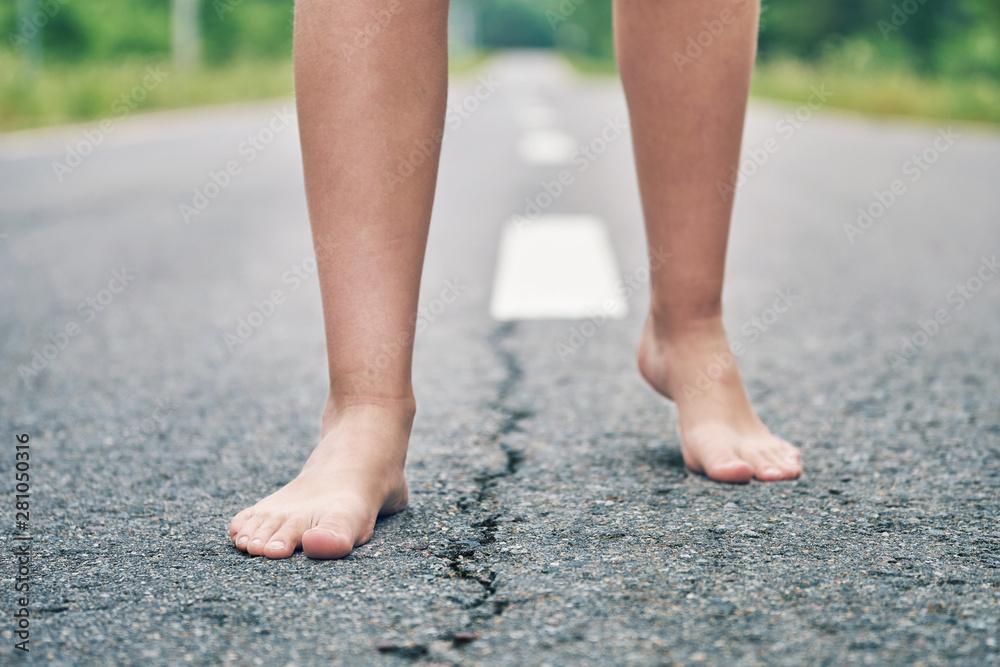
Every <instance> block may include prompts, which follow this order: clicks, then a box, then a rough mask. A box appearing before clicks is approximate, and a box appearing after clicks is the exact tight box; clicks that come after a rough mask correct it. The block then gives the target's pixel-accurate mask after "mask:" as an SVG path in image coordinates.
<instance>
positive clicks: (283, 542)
mask: <svg viewBox="0 0 1000 667" xmlns="http://www.w3.org/2000/svg"><path fill="white" fill-rule="evenodd" d="M304 528H305V525H304V522H303V521H297V520H288V521H286V522H285V523H284V524H282V526H281V527H280V528H279V529H278V530H277V532H275V533H274V535H272V536H271V538H270V539H269V540H268V541H267V542H265V543H264V555H265V556H266V557H267V558H288V557H289V556H291V555H292V554H293V553H295V547H297V546H298V545H299V542H300V541H301V540H302V533H303V530H304Z"/></svg>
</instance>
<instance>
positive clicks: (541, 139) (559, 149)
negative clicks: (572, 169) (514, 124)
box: [517, 130, 578, 165]
mask: <svg viewBox="0 0 1000 667" xmlns="http://www.w3.org/2000/svg"><path fill="white" fill-rule="evenodd" d="M577 148H578V146H577V143H576V140H575V139H574V138H573V137H571V136H570V135H568V134H566V133H565V132H557V131H556V130H529V131H528V132H525V133H524V134H523V135H521V139H520V140H519V141H518V142H517V154H518V156H519V157H520V158H521V159H522V160H524V161H525V162H527V163H528V164H538V165H559V164H568V163H569V158H570V156H572V155H573V152H574V151H576V150H577Z"/></svg>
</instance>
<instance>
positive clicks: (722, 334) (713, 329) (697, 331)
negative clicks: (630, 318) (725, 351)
mask: <svg viewBox="0 0 1000 667" xmlns="http://www.w3.org/2000/svg"><path fill="white" fill-rule="evenodd" d="M646 335H647V336H649V337H651V338H652V339H653V340H654V341H655V342H656V343H657V344H660V345H669V346H673V345H683V344H686V343H691V342H701V343H705V342H710V341H717V340H719V339H723V340H724V339H725V338H726V329H725V327H724V326H723V325H722V314H721V313H717V314H713V315H698V316H692V315H686V316H678V315H676V314H672V315H670V316H667V315H664V314H663V313H659V312H657V311H656V310H655V309H652V310H650V313H649V319H648V320H647V322H646Z"/></svg>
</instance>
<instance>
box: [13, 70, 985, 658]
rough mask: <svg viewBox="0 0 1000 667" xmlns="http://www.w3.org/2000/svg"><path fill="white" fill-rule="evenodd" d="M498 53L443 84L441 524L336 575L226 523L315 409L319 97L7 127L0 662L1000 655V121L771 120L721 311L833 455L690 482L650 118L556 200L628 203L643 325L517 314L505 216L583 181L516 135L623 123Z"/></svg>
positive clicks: (431, 405)
mask: <svg viewBox="0 0 1000 667" xmlns="http://www.w3.org/2000/svg"><path fill="white" fill-rule="evenodd" d="M489 67H490V69H489V70H488V71H484V72H483V74H484V76H486V75H487V74H488V73H492V75H493V77H494V79H493V81H494V83H493V84H492V86H491V87H494V88H495V90H492V91H488V89H487V88H479V93H480V95H479V97H480V98H482V99H479V98H476V96H475V93H476V90H477V88H478V87H479V86H480V85H481V84H480V83H479V82H478V81H477V80H476V78H475V76H477V75H473V76H472V77H470V78H466V79H462V80H459V81H456V82H455V83H454V86H453V90H452V95H451V103H452V105H460V106H461V105H464V106H462V108H463V111H462V112H461V113H460V112H459V111H457V108H458V107H453V108H454V109H456V110H455V111H454V112H453V114H452V115H451V116H450V117H449V118H450V121H449V124H448V131H447V135H446V141H445V144H444V155H443V164H442V168H441V177H440V182H439V192H438V196H437V208H436V212H435V216H434V221H433V226H432V232H431V241H430V248H429V251H428V257H427V266H426V270H425V274H424V280H423V287H422V309H423V310H422V313H423V314H424V317H425V318H426V322H427V324H426V326H425V327H423V330H422V331H421V333H420V335H419V337H418V343H417V353H416V361H415V383H416V393H417V398H418V401H419V405H420V412H419V415H418V419H417V423H416V425H415V428H414V433H413V439H412V444H411V454H410V458H409V461H408V477H409V480H410V484H411V489H412V504H411V505H410V507H409V508H408V509H407V510H406V511H405V512H404V513H402V514H400V515H397V516H395V517H392V518H389V519H387V520H383V521H380V522H379V525H378V527H377V529H376V532H375V536H374V539H372V541H371V542H370V543H369V544H368V545H366V546H364V547H361V548H359V549H357V550H356V551H355V553H354V554H352V555H351V556H350V557H349V558H347V559H344V560H342V561H336V562H323V561H313V560H310V559H308V558H305V557H304V556H303V555H302V554H301V553H299V554H296V556H295V557H293V558H291V559H288V560H285V561H280V562H271V561H266V560H263V559H260V558H251V557H248V556H246V555H244V554H242V553H240V552H239V551H237V550H236V549H235V548H234V547H233V546H232V545H231V543H230V542H229V539H228V536H227V525H228V522H229V519H230V517H231V516H232V515H233V514H235V513H236V512H237V511H239V510H240V509H242V508H243V507H245V506H247V505H248V504H252V503H253V502H255V501H256V500H257V499H259V498H260V497H262V496H263V495H265V494H267V493H269V492H270V491H272V490H274V489H276V488H278V487H279V486H280V485H282V484H284V483H285V482H287V481H288V480H289V479H290V478H291V477H292V476H294V474H295V473H296V472H297V471H298V468H299V466H300V465H301V463H302V462H303V461H304V459H305V457H306V456H307V454H308V452H309V450H310V448H311V446H312V445H313V444H314V442H315V439H316V437H317V433H318V414H319V410H320V407H321V405H322V402H323V400H324V398H325V390H326V378H325V376H324V371H325V364H324V346H323V339H322V326H321V318H320V306H319V294H318V288H317V283H316V279H315V275H314V272H313V270H312V263H311V255H312V251H311V247H310V237H309V232H308V226H307V218H306V211H305V206H304V195H303V188H302V179H301V168H300V165H299V151H298V137H297V135H296V129H295V126H294V122H293V120H290V119H289V118H288V117H287V115H286V114H285V113H284V111H282V109H284V108H287V109H289V110H291V108H292V105H291V102H290V101H287V100H281V101H276V102H273V103H270V104H260V105H253V106H241V107H231V108H223V109H213V110H208V111H192V112H183V113H173V114H162V115H149V116H142V117H136V118H134V119H130V120H127V121H122V122H113V123H112V124H111V129H112V130H113V131H112V132H111V133H105V134H103V136H102V135H99V134H94V133H95V132H96V131H97V130H95V129H94V128H95V127H98V129H99V126H89V132H90V134H89V135H87V134H85V131H86V130H85V129H84V128H68V129H61V130H50V131H44V132H36V133H31V134H22V135H17V136H13V135H11V136H8V137H0V299H2V304H3V307H2V309H0V370H2V377H3V380H2V383H0V408H2V409H0V437H2V438H3V439H4V442H5V444H4V450H3V454H2V456H0V474H2V476H3V484H2V488H3V489H4V494H5V496H4V498H3V499H2V500H0V508H2V509H0V517H2V530H3V532H4V534H5V535H6V537H7V540H6V541H5V545H4V552H5V553H4V557H3V568H2V573H0V576H2V578H3V588H4V593H3V597H2V599H3V600H4V621H3V622H2V624H0V626H2V627H0V638H2V643H0V661H2V662H8V661H12V660H15V659H16V660H19V661H23V660H28V661H32V662H38V663H40V664H92V663H94V664H108V663H123V664H139V663H142V664H164V663H170V664H179V663H186V662H194V663H204V662H232V663H237V664H295V663H298V664H300V663H310V662H315V663H320V662H348V661H352V662H357V663H361V664H368V663H372V664H406V663H408V662H428V663H438V664H553V665H558V664H566V665H577V664H599V663H618V664H621V663H635V664H698V663H705V664H720V665H722V664H724V665H751V664H789V665H791V664H802V663H810V664H825V665H842V664H899V665H915V664H924V665H935V664H997V663H1000V653H998V651H1000V649H998V641H1000V527H998V525H997V518H998V516H1000V511H998V510H1000V492H998V486H1000V476H998V467H1000V354H998V351H1000V316H998V313H1000V278H998V277H997V276H996V273H997V271H998V269H996V268H995V267H994V268H991V267H992V264H991V262H993V261H995V260H994V258H995V257H996V254H997V253H1000V231H998V230H1000V227H998V220H1000V197H997V178H998V176H1000V133H998V132H997V131H996V130H995V129H991V128H986V127H975V126H967V125H960V124H948V123H934V122H918V121H902V120H887V119H872V118H866V117H862V116H855V115H851V114H846V113H842V112H835V111H831V110H828V109H826V108H823V107H824V103H823V102H822V101H821V99H820V98H821V97H824V96H826V95H828V94H833V95H835V94H836V91H828V90H825V89H823V88H821V87H820V88H818V91H819V93H818V97H817V98H816V99H815V100H814V106H815V107H817V108H815V109H808V108H799V109H796V108H794V107H789V106H782V105H777V104H771V103H762V102H761V103H755V104H753V106H752V109H751V111H750V114H749V118H748V125H747V132H746V142H745V144H746V145H745V155H746V156H747V161H745V162H744V168H743V173H744V176H745V178H744V179H743V180H744V182H743V183H742V184H741V185H740V192H739V195H738V198H737V210H736V214H735V229H734V232H733V237H732V243H731V253H730V262H729V267H728V287H727V292H726V312H727V325H728V327H729V331H730V334H731V336H732V338H733V341H734V343H736V342H739V343H741V344H742V345H743V348H744V353H743V354H742V355H741V356H740V363H741V367H742V369H743V373H744V376H745V377H746V378H747V379H748V383H749V390H750V393H751V395H752V398H753V400H754V402H755V404H756V406H757V407H758V409H759V411H760V413H761V415H762V417H763V418H764V420H765V421H766V422H767V423H768V424H769V425H771V427H772V428H773V429H774V430H775V431H776V432H778V433H780V434H781V435H783V436H784V437H786V438H788V439H790V440H792V441H794V442H796V443H798V444H800V445H801V447H802V451H803V455H804V460H805V474H804V475H803V477H802V478H801V479H800V480H797V481H794V482H785V483H777V484H758V483H752V484H750V485H746V486H729V485H723V484H716V483H713V482H711V481H708V480H706V479H704V478H702V477H699V476H695V475H692V474H690V473H688V472H686V471H685V470H684V467H683V463H682V461H681V457H680V453H679V441H678V437H677V434H676V413H675V411H674V409H673V408H672V407H671V406H669V405H668V404H666V403H665V402H664V401H662V400H660V399H659V398H658V397H657V396H655V395H654V394H653V393H652V392H651V391H650V390H648V389H647V388H646V387H645V386H644V385H643V383H642V382H641V380H640V378H639V377H638V375H637V373H636V371H635V367H634V362H633V350H634V345H635V343H636V341H637V338H638V334H639V330H640V327H641V324H642V320H643V315H644V309H645V307H646V303H647V300H648V291H647V289H646V283H645V280H644V275H645V274H644V273H643V270H642V267H643V266H644V261H645V260H644V246H643V238H642V226H641V214H640V208H639V204H638V195H637V188H636V183H635V177H634V171H633V168H632V166H631V146H630V143H629V141H628V140H627V138H625V136H624V135H622V137H621V138H617V139H615V140H610V141H607V142H606V146H605V148H604V150H603V151H602V152H601V153H600V155H596V156H595V159H593V160H589V159H588V161H587V168H586V169H585V170H578V168H577V167H571V168H572V169H574V171H573V182H572V183H571V184H570V185H568V186H567V187H566V188H565V190H564V192H562V193H561V194H560V196H558V197H555V198H553V199H552V201H551V202H550V203H549V204H548V205H547V206H546V210H545V213H547V214H588V215H593V216H596V217H597V218H598V219H600V220H601V221H602V222H603V224H604V225H605V226H606V228H607V230H608V231H609V234H610V239H611V243H612V246H613V250H614V256H615V258H616V259H617V263H618V270H619V271H620V273H621V274H622V276H623V280H625V281H626V282H628V283H630V284H631V286H632V288H633V289H632V290H631V291H632V292H633V293H632V294H631V295H630V296H629V298H628V305H629V315H628V317H626V318H624V319H608V320H607V321H605V322H601V323H600V325H599V326H597V325H594V326H590V327H587V328H586V330H585V331H583V330H582V329H581V327H582V325H584V324H585V323H586V322H585V321H568V320H538V321H513V322H497V321H494V320H493V319H491V318H490V316H489V310H488V306H489V299H490V294H491V291H492V289H493V277H494V276H493V270H494V266H495V264H496V255H497V242H498V238H499V237H500V233H501V229H502V226H503V225H504V223H505V221H507V220H508V219H510V217H511V216H512V215H514V214H524V213H525V209H526V207H527V204H526V202H525V199H526V198H527V199H529V200H536V201H537V196H538V195H539V194H540V193H541V192H543V191H544V187H545V183H550V182H551V181H552V179H553V178H556V177H557V175H558V173H559V172H560V170H561V169H563V168H565V167H560V166H557V165H551V164H528V163H526V162H525V161H524V159H523V156H519V151H518V147H519V142H520V141H521V140H522V139H523V137H524V134H525V132H528V131H530V130H531V129H535V130H537V129H538V128H543V129H546V128H547V129H548V130H550V131H558V132H562V133H564V134H567V135H569V136H571V137H572V138H573V139H574V141H575V142H578V143H579V144H580V145H590V143H591V142H592V141H593V140H594V139H595V138H597V137H599V136H600V135H601V132H602V131H603V128H605V127H606V126H607V123H608V122H609V121H610V122H612V123H613V122H614V121H615V118H616V117H622V118H624V114H625V106H624V100H623V96H622V93H621V90H620V87H619V85H618V84H617V83H616V82H615V81H613V80H603V79H601V80H580V79H576V78H574V77H572V76H570V75H569V74H567V72H566V71H565V69H564V68H563V67H561V66H560V65H559V64H558V63H554V62H552V61H549V60H545V59H542V60H539V59H536V58H532V57H524V56H519V57H513V56H512V57H507V58H504V59H501V60H498V61H494V62H493V63H492V64H490V66H489ZM487 80H489V79H488V78H487ZM816 83H817V86H818V87H819V86H821V84H822V82H819V81H817V82H816ZM470 96H471V97H470ZM473 100H474V101H473ZM664 111H665V113H667V112H669V110H664ZM796 113H797V114H798V118H796V116H795V114H796ZM788 114H792V115H791V117H789V116H788ZM949 128H950V131H949ZM609 136H610V135H609ZM98 138H101V141H100V143H99V145H96V146H93V150H92V151H90V152H89V154H88V155H85V156H84V155H81V156H80V160H76V159H75V158H72V157H70V160H71V161H72V162H73V163H74V164H76V166H75V167H72V166H71V165H70V164H69V163H68V162H67V145H71V146H75V145H79V144H80V143H81V142H84V143H87V142H89V143H91V144H95V143H96V142H97V139H98ZM935 142H937V143H936V145H935ZM597 145H598V146H599V144H597ZM82 150H83V151H86V146H84V147H83V149H82ZM914 156H916V160H915V159H914ZM54 161H60V162H63V163H65V164H66V167H69V168H70V169H71V170H70V171H69V172H66V170H65V169H59V171H60V173H58V174H57V173H56V170H55V169H54V168H53V162H54ZM227 165H228V166H230V167H232V169H231V170H230V171H231V173H230V176H231V177H230V178H229V179H228V181H227V179H226V178H225V177H223V176H220V175H219V173H220V172H221V171H224V170H226V169H227ZM233 165H235V167H233ZM211 173H215V174H216V177H215V181H216V183H217V184H221V183H224V184H225V187H222V186H221V185H219V187H217V188H213V187H212V186H211V185H210V183H212V177H211ZM60 176H61V177H62V180H61V181H60V179H59V178H60ZM894 181H898V183H896V185H895V186H894V185H893V183H894ZM894 187H895V192H894V191H893V188H894ZM195 190H198V191H199V192H201V193H202V195H204V196H205V199H204V201H200V200H198V199H197V196H196V194H195ZM890 197H891V201H890ZM880 199H881V200H882V201H881V202H879V200H880ZM543 201H544V199H543ZM200 204H205V205H204V206H202V207H201V208H199V205H200ZM875 204H880V206H881V208H880V206H877V205H875ZM182 205H186V206H190V207H192V209H194V210H196V211H197V213H191V212H190V211H187V214H188V215H187V218H188V220H185V215H184V212H183V211H182V209H181V207H182ZM859 207H861V208H862V209H866V210H868V211H869V215H870V216H871V221H870V222H868V221H867V220H865V219H862V222H861V224H860V225H859V224H858V222H857V221H858V217H859V213H858V210H857V209H858V208H859ZM845 225H854V228H852V227H847V228H845ZM275 290H280V291H281V295H280V297H281V298H280V303H278V304H276V305H274V307H273V308H270V309H269V308H268V307H267V306H266V304H264V305H262V306H261V305H259V304H262V303H263V301H264V300H269V299H271V298H272V297H273V296H274V295H273V292H274V291H275ZM447 290H452V291H451V292H448V291H447ZM779 291H781V293H782V294H784V295H785V296H786V297H788V298H789V299H790V301H791V302H792V303H793V306H792V307H789V308H785V309H784V310H785V312H783V313H778V312H777V310H776V309H775V308H774V303H775V300H776V299H778V298H779V296H780V295H779ZM444 297H447V299H445V298H444ZM88 300H89V301H88ZM445 301H450V303H445ZM255 302H256V304H258V305H255ZM258 308H259V310H261V311H265V312H264V313H263V314H262V315H260V316H251V313H252V312H253V311H254V310H255V309H258ZM241 318H244V319H247V322H248V324H250V325H251V328H250V329H249V330H248V329H244V330H243V333H247V331H250V334H249V335H248V336H247V337H246V338H245V340H244V337H243V336H242V335H240V333H239V331H238V328H239V326H240V319H241ZM251 319H252V321H253V322H254V323H259V326H254V325H253V324H251V322H250V320H251ZM921 327H923V330H922V329H921ZM921 331H923V334H922V335H921ZM59 332H62V333H63V334H65V336H63V335H61V334H60V333H59ZM71 332H72V333H71ZM574 332H575V333H574ZM227 335H228V336H233V335H235V336H236V339H235V340H237V341H238V342H234V339H233V338H231V337H227ZM904 338H905V341H906V342H904ZM578 343H579V344H578ZM560 344H562V345H564V346H565V345H569V347H570V349H572V350H573V351H572V353H565V349H564V348H561V347H559V346H560ZM560 350H563V354H560V352H559V351H560ZM36 352H37V353H38V355H39V356H37V357H36V356H35V353H36ZM894 355H898V356H894ZM21 433H26V434H29V435H30V438H31V439H30V466H31V467H30V474H31V480H30V484H31V490H30V492H31V497H30V520H29V522H28V525H27V526H25V527H23V529H22V530H18V529H17V528H16V524H15V506H14V503H15V500H16V499H15V497H14V494H15V480H14V474H15V446H16V444H17V443H16V441H15V435H16V434H21ZM26 535H31V536H33V540H32V541H30V542H28V544H30V552H31V558H30V587H31V588H30V605H29V606H30V614H31V616H30V619H31V620H30V632H31V635H30V641H31V644H30V647H31V652H30V654H28V655H24V654H22V652H21V651H18V650H16V649H15V648H14V644H15V642H17V641H19V640H18V637H17V636H16V634H14V633H15V630H16V627H15V623H14V620H13V617H12V616H11V614H12V613H13V612H14V611H15V609H17V608H19V604H18V602H17V600H18V596H17V595H15V592H14V585H15V583H16V582H15V578H16V577H17V576H18V565H17V561H16V556H15V555H14V549H16V548H19V545H22V544H24V543H25V542H27V541H23V540H22V541H16V540H14V539H13V538H15V537H18V536H22V537H23V536H26Z"/></svg>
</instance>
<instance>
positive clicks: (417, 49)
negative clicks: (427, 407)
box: [229, 0, 448, 558]
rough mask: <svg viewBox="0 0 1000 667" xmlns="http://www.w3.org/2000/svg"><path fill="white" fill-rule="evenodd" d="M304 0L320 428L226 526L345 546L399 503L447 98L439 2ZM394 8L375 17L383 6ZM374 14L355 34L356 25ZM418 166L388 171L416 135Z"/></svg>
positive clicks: (259, 542) (302, 69) (283, 552)
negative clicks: (326, 389)
mask: <svg viewBox="0 0 1000 667" xmlns="http://www.w3.org/2000/svg"><path fill="white" fill-rule="evenodd" d="M384 4H385V5H386V7H387V8H388V7H395V8H396V9H395V11H394V12H389V11H388V9H387V11H385V12H382V14H381V18H382V20H381V22H379V21H378V18H377V17H376V16H375V12H376V11H377V10H379V9H381V8H382V7H381V5H375V6H374V7H373V6H372V5H371V3H369V2H367V1H366V0H338V2H322V1H320V0H299V1H298V2H296V6H295V84H296V85H295V88H296V99H297V104H298V109H299V128H300V130H301V138H302V157H303V163H304V169H305V179H306V195H307V200H308V204H309V217H310V219H311V223H312V231H313V241H314V244H315V247H316V259H317V263H318V267H319V280H320V289H321V292H322V295H323V313H324V318H325V325H326V344H327V357H328V363H329V373H330V394H329V397H328V399H327V404H326V407H325V409H324V411H323V419H322V438H321V441H320V443H319V445H318V446H317V447H316V449H315V451H314V452H313V453H312V455H311V456H310V457H309V460H308V461H307V462H306V464H305V467H304V468H303V469H302V472H301V473H300V474H299V475H298V477H296V478H295V479H294V480H292V481H291V482H290V483H289V484H288V485H287V486H285V487H284V488H282V489H280V490H278V491H276V492H275V493H273V494H271V495H270V496H268V497H267V498H265V499H264V500H262V501H260V502H259V503H257V504H256V505H254V506H253V507H250V508H248V509H245V510H243V511H242V512H240V513H239V514H237V515H236V517H235V518H234V519H233V521H232V523H231V525H230V529H229V530H230V537H231V538H232V539H233V542H234V543H235V544H236V546H237V547H238V548H240V549H242V550H244V551H247V552H249V553H251V554H253V555H264V556H267V557H269V558H286V557H288V556H290V555H291V554H292V553H293V552H294V551H295V548H296V547H297V546H299V545H300V544H301V546H302V549H303V551H304V552H305V553H306V554H307V555H308V556H312V557H314V558H340V557H343V556H346V555H347V554H349V553H350V552H351V550H352V549H353V548H354V547H355V546H358V545H360V544H364V543H365V542H367V541H368V540H369V539H370V537H371V535H372V530H373V529H374V525H375V519H376V517H377V516H379V515H384V514H391V513H393V512H398V511H400V510H401V509H403V507H405V505H406V502H407V487H406V481H405V479H404V476H403V466H404V463H405V459H406V448H407V442H408V440H409V435H410V425H411V423H412V420H413V415H414V412H415V403H414V399H413V391H412V388H411V386H410V363H411V359H412V343H413V333H414V316H415V314H416V311H417V295H418V292H419V285H420V273H421V267H422V265H423V257H424V248H425V245H426V241H427V228H428V224H429V222H430V214H431V205H432V202H433V197H434V185H435V180H436V178H437V161H438V156H439V149H440V141H439V140H440V136H441V135H440V132H441V131H443V127H444V112H445V101H446V96H447V77H448V69H447V68H448V54H447V20H448V2H447V0H419V1H414V2H409V1H408V2H406V3H399V4H393V3H389V2H386V3H384ZM387 15H388V16H389V20H388V21H386V20H385V18H386V16H387ZM379 23H381V24H382V29H381V31H380V32H378V33H377V34H375V35H374V36H370V37H369V38H368V40H367V42H366V43H364V45H363V46H362V45H361V44H360V43H359V42H357V41H355V37H356V35H357V31H358V29H359V28H361V29H364V28H365V27H366V25H378V24H379ZM418 144H419V145H421V146H423V147H425V148H424V150H429V151H430V152H431V153H432V155H430V156H428V157H427V159H426V160H425V161H424V162H423V164H422V165H421V166H420V167H418V168H417V169H416V171H415V172H414V173H413V174H412V175H410V176H409V177H408V178H405V179H390V178H388V175H389V173H390V172H392V171H393V170H394V169H396V167H397V165H398V162H399V159H400V157H402V156H407V155H409V154H410V153H411V151H413V150H414V148H415V146H417V145H418Z"/></svg>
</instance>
